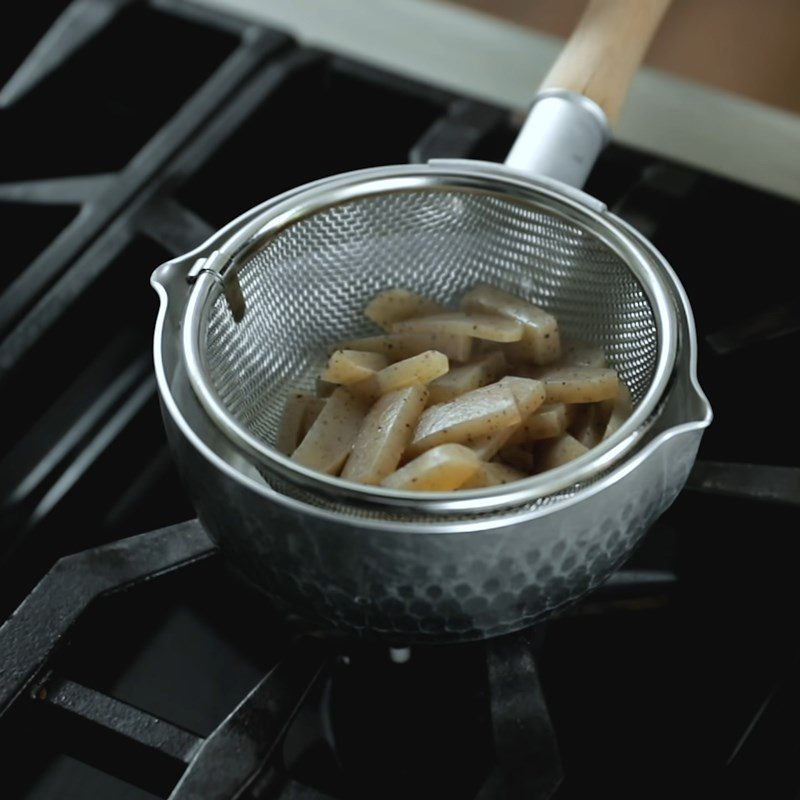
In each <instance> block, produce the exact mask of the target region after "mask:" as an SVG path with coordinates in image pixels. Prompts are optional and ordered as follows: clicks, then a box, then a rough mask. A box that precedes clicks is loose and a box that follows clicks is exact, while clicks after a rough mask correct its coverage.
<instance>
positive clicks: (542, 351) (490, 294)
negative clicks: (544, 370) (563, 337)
mask: <svg viewBox="0 0 800 800" xmlns="http://www.w3.org/2000/svg"><path fill="white" fill-rule="evenodd" d="M461 307H462V308H464V309H465V310H467V311H484V312H488V313H490V314H491V313H493V314H500V315H501V316H503V317H507V318H508V319H513V320H516V321H517V322H519V323H521V324H522V326H523V328H524V330H523V334H522V339H521V340H520V341H519V342H518V343H515V344H510V345H508V346H507V348H506V352H507V354H508V355H509V357H510V358H512V359H513V360H518V361H531V362H533V363H534V364H552V363H553V362H554V361H556V360H557V359H558V357H559V356H560V355H561V346H560V340H559V333H558V323H557V322H556V319H555V317H554V316H553V315H552V314H548V313H547V311H545V310H544V309H543V308H539V306H537V305H534V304H533V303H527V302H525V301H524V300H521V299H520V298H519V297H515V296H514V295H513V294H509V293H508V292H504V291H502V290H501V289H495V288H494V287H492V286H476V287H475V288H474V289H472V290H471V291H469V292H467V293H466V294H465V295H464V297H463V299H462V301H461Z"/></svg>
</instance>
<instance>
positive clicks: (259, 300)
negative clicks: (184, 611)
mask: <svg viewBox="0 0 800 800" xmlns="http://www.w3.org/2000/svg"><path fill="white" fill-rule="evenodd" d="M479 283H488V284H491V285H493V286H497V287H500V288H503V289H507V290H509V291H511V292H513V293H514V294H516V295H518V296H520V297H523V298H525V299H528V300H532V301H534V302H536V303H538V304H540V305H542V306H544V307H546V308H547V309H549V310H550V311H551V312H552V313H554V314H555V315H556V317H557V318H558V320H559V322H560V325H561V327H562V332H563V334H564V335H566V336H571V337H577V338H581V339H587V340H590V341H593V342H596V343H598V344H600V345H601V346H602V347H603V348H604V349H605V351H606V353H607V354H608V356H609V360H610V361H611V363H612V364H613V365H614V366H615V367H616V368H617V369H618V370H619V372H620V374H621V376H622V377H623V379H624V380H625V381H626V383H627V384H628V385H629V386H630V388H631V390H632V394H633V397H634V404H635V411H634V414H633V416H632V418H631V419H630V420H629V421H628V423H626V425H625V426H623V428H622V429H621V430H620V431H618V432H617V434H616V435H615V436H613V437H611V438H610V439H609V440H608V441H607V442H605V443H603V445H601V446H600V447H598V448H596V449H594V450H592V451H591V452H590V453H588V454H587V455H586V456H584V457H582V458H581V459H578V460H576V461H575V462H572V463H571V464H569V465H566V467H563V468H560V469H558V470H553V471H551V472H549V473H545V474H543V475H540V476H536V477H533V478H530V479H528V480H525V481H520V482H519V483H517V484H512V485H506V486H501V487H494V488H492V489H484V490H473V491H470V492H459V493H457V494H454V495H450V496H446V497H443V496H442V495H441V494H439V493H410V492H399V491H391V490H387V489H383V488H381V487H366V486H362V485H360V484H350V483H348V482H345V481H342V480H341V479H339V478H331V477H328V476H325V475H321V474H319V473H316V472H313V471H311V470H307V469H304V468H302V467H299V466H298V465H296V464H295V463H294V462H292V461H290V460H289V459H287V458H286V457H284V456H283V455H281V454H280V453H279V452H277V451H276V450H275V449H274V447H273V445H274V442H275V437H276V434H277V427H278V424H279V420H280V416H281V413H282V410H283V407H284V403H285V400H286V397H287V396H288V394H289V392H290V391H291V389H293V388H294V387H297V386H300V387H304V388H312V387H313V385H314V380H315V377H316V375H317V374H318V373H319V370H320V367H321V366H322V364H323V363H324V360H325V358H326V356H327V352H328V349H329V347H330V345H331V343H332V342H335V341H337V340H340V339H346V338H350V337H354V336H360V335H368V334H370V333H378V332H379V331H378V330H377V329H376V328H374V326H372V325H371V323H369V322H368V321H367V320H365V318H364V316H363V308H364V306H365V304H366V303H367V301H368V300H369V299H370V298H371V297H372V296H374V294H375V293H376V292H378V291H380V290H381V289H386V288H389V287H396V286H402V287H407V288H411V289H414V290H415V291H418V292H421V293H423V294H425V295H428V296H431V297H433V298H435V299H437V300H439V301H441V302H444V303H448V302H453V301H456V300H457V299H458V298H459V296H460V295H462V294H463V293H464V292H465V291H466V290H467V289H469V288H471V287H472V286H474V285H476V284H479ZM241 300H243V309H242V303H241ZM675 331H676V324H675V310H674V308H673V306H672V304H671V303H670V301H669V297H668V294H667V292H666V291H665V289H664V287H663V286H662V276H661V275H660V273H659V268H658V264H657V262H656V261H655V260H654V259H653V258H652V256H651V255H650V254H649V253H648V252H647V251H646V250H643V249H642V248H641V246H640V245H639V243H638V242H636V241H634V240H633V239H632V238H631V237H630V236H628V235H627V234H626V232H625V231H624V229H622V228H621V227H619V226H617V225H615V224H614V222H613V218H611V217H610V216H609V215H607V214H604V213H602V211H601V209H600V207H599V206H598V204H597V203H596V202H595V201H592V202H591V203H587V198H586V196H585V195H583V194H582V193H580V192H575V193H573V194H572V195H567V194H565V191H564V188H563V187H559V188H554V187H553V185H552V184H550V183H548V182H547V181H539V182H536V181H531V180H530V179H529V178H527V177H522V176H518V175H515V174H514V173H512V172H510V171H509V170H507V169H504V168H503V167H500V166H499V165H476V164H475V163H474V162H469V165H468V166H463V165H462V166H461V167H459V168H456V165H455V164H453V163H452V162H440V163H438V164H432V165H427V166H424V167H395V168H386V169H379V170H369V171H367V172H363V173H352V174H350V175H345V176H340V177H338V178H332V179H328V180H326V181H322V182H320V183H318V184H316V185H314V186H312V187H309V188H307V189H306V190H304V191H302V192H300V193H297V194H295V195H294V196H292V197H291V198H289V199H288V200H286V201H285V202H284V203H282V204H280V205H278V206H276V207H273V208H271V209H269V210H268V211H266V212H264V213H263V214H262V215H261V216H259V217H258V218H257V219H256V220H255V221H254V222H253V223H251V224H250V225H249V226H248V227H247V228H246V229H244V230H243V231H241V232H240V234H239V235H238V236H237V237H235V238H234V239H232V240H230V241H229V242H227V243H226V245H225V247H224V248H222V249H221V250H220V251H218V252H217V253H215V254H214V255H213V256H212V257H211V258H210V259H208V260H207V261H205V262H203V264H202V265H201V268H200V270H199V271H198V280H197V283H196V285H195V288H194V291H193V293H192V298H191V301H190V304H189V307H188V309H187V313H186V317H185V324H184V329H183V343H184V350H185V355H186V360H187V365H188V374H189V378H190V380H191V382H192V385H193V387H194V389H195V391H196V392H197V394H198V396H199V397H200V399H201V400H202V402H203V404H204V406H205V408H206V410H207V411H208V413H209V414H210V415H211V416H212V418H213V419H214V420H215V422H216V423H217V424H218V425H219V426H220V428H221V429H222V430H223V432H224V433H225V434H226V435H227V436H228V437H229V438H230V439H231V440H232V441H233V442H235V443H236V445H237V446H239V447H241V448H243V449H244V450H245V451H246V452H247V453H249V454H250V456H251V457H252V458H253V459H255V462H256V464H257V465H258V467H259V469H260V470H261V472H262V474H263V475H264V477H265V478H266V479H267V480H269V481H271V482H273V485H274V486H276V487H278V488H279V490H280V491H281V492H283V493H292V492H293V491H296V492H303V493H304V496H306V497H308V494H307V493H308V492H311V494H312V496H316V497H317V499H318V502H322V503H329V504H332V505H334V506H336V507H337V508H340V509H343V508H346V507H347V505H348V504H350V505H351V506H352V510H353V513H363V508H364V506H365V505H366V506H375V505H377V506H380V507H382V511H383V512H388V511H389V509H388V508H386V507H387V506H393V507H394V508H393V513H402V509H405V510H406V511H408V512H413V513H414V514H415V515H418V514H419V513H420V512H422V513H442V512H445V513H453V512H462V513H463V512H473V513H474V512H476V511H483V512H485V511H488V510H490V509H494V508H499V507H505V506H510V505H521V504H525V503H532V502H536V501H538V500H540V499H541V498H544V497H547V496H549V495H553V494H554V493H556V492H560V491H562V490H564V489H567V488H568V487H570V486H574V485H576V484H579V483H582V482H586V481H587V480H589V479H591V478H593V477H596V476H597V475H599V474H601V473H602V472H604V471H605V470H607V469H608V468H609V467H611V466H612V465H613V464H614V463H616V462H617V461H618V460H619V459H620V458H622V457H624V456H625V454H626V453H628V452H630V450H631V449H632V448H633V447H634V446H635V445H636V443H637V441H638V440H639V439H640V437H641V435H642V433H643V432H644V431H645V430H646V428H647V425H648V421H649V420H651V419H652V418H653V414H654V412H655V410H656V408H657V406H658V403H659V401H660V399H661V397H662V395H663V393H664V390H665V387H666V385H667V382H668V380H669V376H670V374H671V371H672V369H673V366H674V362H675V354H676V333H675ZM372 511H373V513H378V512H376V511H375V509H372Z"/></svg>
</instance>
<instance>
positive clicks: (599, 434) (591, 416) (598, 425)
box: [569, 401, 610, 447]
mask: <svg viewBox="0 0 800 800" xmlns="http://www.w3.org/2000/svg"><path fill="white" fill-rule="evenodd" d="M607 402H610V401H607ZM607 423H608V418H607V416H606V414H605V410H604V409H603V408H602V403H589V404H587V405H585V406H579V407H578V413H577V415H576V417H575V420H574V421H573V423H572V424H571V425H570V426H569V432H570V434H571V435H572V436H574V437H575V438H576V439H577V440H578V441H579V442H580V443H581V444H582V445H583V446H584V447H594V446H595V445H597V444H599V443H600V442H601V441H602V439H603V434H604V433H605V430H606V425H607Z"/></svg>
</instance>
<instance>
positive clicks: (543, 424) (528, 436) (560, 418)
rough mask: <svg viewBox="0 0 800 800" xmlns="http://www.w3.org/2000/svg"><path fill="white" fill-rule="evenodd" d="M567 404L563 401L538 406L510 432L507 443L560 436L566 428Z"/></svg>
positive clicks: (519, 442)
mask: <svg viewBox="0 0 800 800" xmlns="http://www.w3.org/2000/svg"><path fill="white" fill-rule="evenodd" d="M566 409H567V406H565V405H564V403H552V404H551V405H543V406H540V408H539V410H538V411H536V412H535V413H534V414H531V415H530V416H529V417H528V418H527V419H524V420H522V423H521V424H520V425H519V427H517V428H516V429H515V430H514V432H513V433H512V434H511V437H510V438H509V440H508V443H509V444H521V443H523V442H535V441H538V440H539V439H553V438H555V437H556V436H561V434H562V433H564V431H565V430H566V429H567V411H566Z"/></svg>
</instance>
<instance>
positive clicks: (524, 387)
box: [498, 375, 545, 421]
mask: <svg viewBox="0 0 800 800" xmlns="http://www.w3.org/2000/svg"><path fill="white" fill-rule="evenodd" d="M498 383H500V384H503V385H504V386H508V388H509V389H511V393H512V394H513V395H514V400H516V401H517V408H518V409H519V415H520V417H521V418H522V420H523V421H524V420H526V419H527V418H528V417H529V416H530V415H531V414H533V413H534V411H536V410H537V409H538V408H539V407H540V406H541V405H542V403H544V399H545V388H544V384H543V383H542V382H541V381H537V380H534V379H532V378H518V377H516V376H515V375H508V376H506V377H505V378H503V379H501V380H500V381H498Z"/></svg>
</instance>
